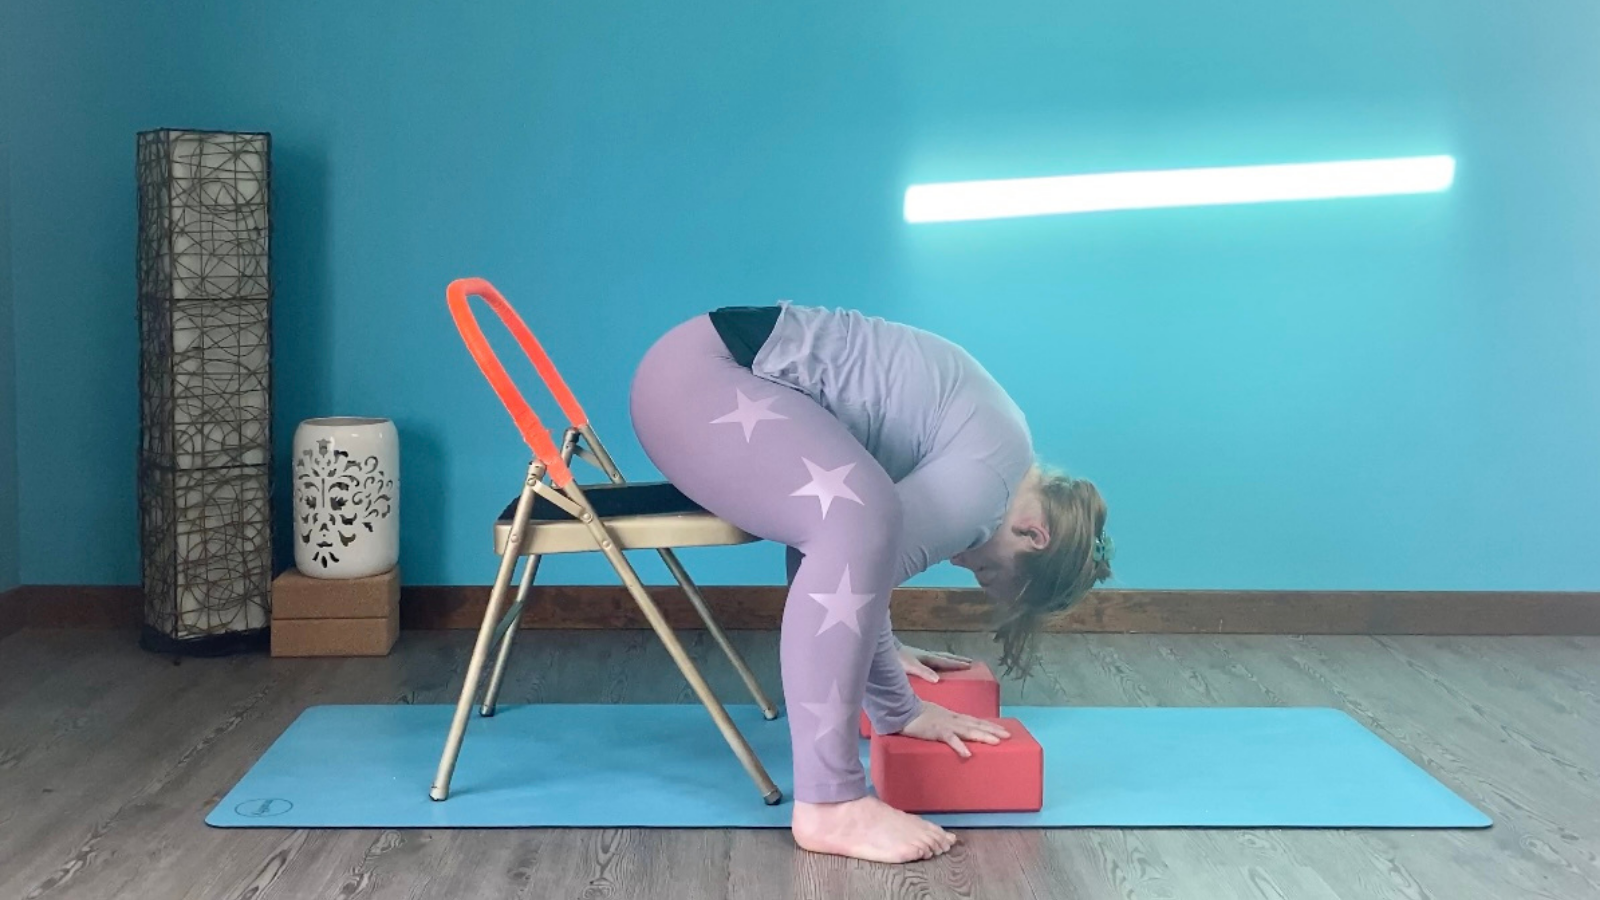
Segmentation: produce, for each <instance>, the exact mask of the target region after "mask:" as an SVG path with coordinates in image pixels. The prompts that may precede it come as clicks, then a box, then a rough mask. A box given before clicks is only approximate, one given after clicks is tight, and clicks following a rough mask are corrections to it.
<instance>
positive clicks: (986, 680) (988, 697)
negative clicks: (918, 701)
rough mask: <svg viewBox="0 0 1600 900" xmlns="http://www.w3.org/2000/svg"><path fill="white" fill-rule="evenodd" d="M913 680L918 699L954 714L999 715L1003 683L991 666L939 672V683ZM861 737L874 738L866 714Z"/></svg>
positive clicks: (984, 717)
mask: <svg viewBox="0 0 1600 900" xmlns="http://www.w3.org/2000/svg"><path fill="white" fill-rule="evenodd" d="M910 680H911V690H912V692H914V693H915V694H916V695H917V696H918V697H921V698H922V699H924V700H926V701H928V702H929V703H935V704H938V705H939V706H942V707H944V708H945V709H948V710H950V711H951V712H958V713H961V714H962V715H964V716H975V717H977V718H979V719H995V718H999V716H1000V682H999V681H998V680H996V679H995V677H994V673H993V672H991V671H989V667H988V666H986V665H984V664H983V663H981V662H978V661H977V660H974V661H973V663H972V668H970V669H957V670H956V671H953V672H940V673H939V680H938V681H937V682H932V681H924V680H923V679H921V678H919V677H918V676H916V675H912V676H910ZM861 736H862V737H872V722H871V721H870V720H869V719H868V718H867V714H866V713H865V712H862V713H861Z"/></svg>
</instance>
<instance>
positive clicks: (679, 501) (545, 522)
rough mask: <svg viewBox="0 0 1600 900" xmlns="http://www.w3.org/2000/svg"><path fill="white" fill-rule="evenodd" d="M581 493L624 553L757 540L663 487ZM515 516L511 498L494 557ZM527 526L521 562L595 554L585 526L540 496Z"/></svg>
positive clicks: (497, 529) (498, 525)
mask: <svg viewBox="0 0 1600 900" xmlns="http://www.w3.org/2000/svg"><path fill="white" fill-rule="evenodd" d="M583 493H584V496H585V497H587V498H588V499H589V503H590V505H591V506H593V507H594V510H595V513H596V514H597V515H598V516H599V517H600V519H601V520H602V521H603V522H604V523H605V526H606V530H608V531H609V532H611V536H612V538H613V539H615V540H616V542H617V545H618V546H619V547H621V548H622V549H623V550H658V549H661V548H669V549H670V548H675V547H726V546H732V545H735V544H749V543H754V542H755V541H758V540H760V538H758V537H756V536H754V535H752V534H748V533H746V532H745V531H743V530H741V529H739V528H735V527H734V526H732V525H730V524H728V523H727V522H725V521H723V520H722V519H719V518H717V517H716V516H714V515H712V514H711V513H709V512H706V511H705V509H704V508H703V507H701V506H700V505H699V504H698V503H695V502H694V501H693V500H690V499H689V498H688V497H685V496H684V495H683V493H682V492H681V491H679V490H678V489H677V488H676V487H674V486H673V485H671V484H669V483H667V482H658V481H650V482H638V483H631V484H595V485H584V486H583ZM516 513H517V500H516V498H512V500H511V502H510V503H509V504H507V505H506V508H505V510H504V511H503V512H501V513H500V518H499V520H498V521H496V522H495V524H494V552H495V554H496V555H500V554H503V553H505V549H506V544H507V542H508V541H509V540H510V539H511V520H512V519H513V518H514V517H515V516H516ZM528 526H529V527H528V528H526V529H525V530H524V531H523V535H522V548H521V551H520V555H522V556H528V555H530V554H538V555H540V556H545V555H548V554H552V553H585V552H593V551H596V550H598V549H599V547H597V546H596V545H595V542H594V536H593V535H592V534H590V532H589V527H588V526H587V525H585V524H583V523H582V522H579V521H578V520H577V519H575V518H573V517H572V515H571V514H569V513H568V512H567V511H566V510H564V509H562V508H561V507H559V506H557V505H555V504H554V503H551V502H550V501H549V500H547V499H545V498H544V497H542V496H538V495H535V497H534V505H533V513H532V516H531V520H530V521H529V523H528Z"/></svg>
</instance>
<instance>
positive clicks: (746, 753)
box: [582, 513, 783, 806]
mask: <svg viewBox="0 0 1600 900" xmlns="http://www.w3.org/2000/svg"><path fill="white" fill-rule="evenodd" d="M582 518H583V521H584V523H585V524H586V525H588V526H589V531H590V533H591V534H593V535H594V539H595V542H596V543H597V544H599V545H600V549H601V551H602V552H604V553H605V555H606V559H608V560H610V562H611V566H612V568H614V569H616V570H617V575H619V576H620V577H621V578H622V581H623V583H624V584H626V585H627V587H628V593H629V594H631V595H632V596H633V600H634V602H635V603H637V604H638V605H639V609H640V611H641V612H643V613H644V617H645V618H646V619H648V620H649V622H650V627H651V628H653V629H654V630H655V633H656V636H657V637H658V638H660V639H661V643H662V644H663V645H665V646H666V648H667V653H668V654H669V655H670V656H671V657H672V661H673V662H675V663H677V665H678V671H680V672H682V673H683V677H684V678H685V679H686V680H688V682H689V686H690V687H691V688H693V689H694V693H695V696H696V697H698V698H699V699H700V703H701V705H702V706H704V707H705V708H706V712H708V713H710V714H711V720H712V721H713V722H715V723H716V725H717V729H718V730H719V731H721V732H722V737H723V739H724V740H726V741H727V742H728V747H729V748H730V749H731V750H733V755H734V756H736V757H738V758H739V762H740V763H741V764H742V765H743V766H744V769H745V772H747V773H748V774H749V775H750V779H751V780H752V781H754V782H755V784H756V788H757V789H758V790H759V791H761V799H762V800H764V801H766V803H767V805H769V806H771V805H774V804H776V803H777V802H778V801H779V800H782V799H783V792H782V791H780V790H779V789H778V786H777V785H776V784H774V783H773V781H772V778H771V776H769V775H768V774H767V770H766V768H765V767H763V766H762V765H761V760H760V759H758V758H757V757H756V753H755V751H754V750H752V749H751V748H750V744H749V743H748V742H747V741H745V738H744V735H743V734H741V733H740V732H739V727H738V726H737V725H734V724H733V719H732V718H731V717H729V715H728V711H727V709H725V708H724V707H723V705H722V701H721V700H718V699H717V695H716V694H715V693H713V692H712V690H711V685H709V684H707V683H706V679H705V676H703V675H702V674H700V669H699V668H698V667H697V666H695V664H694V660H692V659H690V658H689V654H688V653H687V652H686V651H685V650H684V649H683V644H681V643H679V641H678V636H677V634H676V633H674V632H673V630H672V626H671V625H669V624H667V620H666V618H665V617H664V616H662V615H661V609H660V608H659V607H657V606H656V603H655V601H654V600H652V599H650V592H649V591H647V590H645V587H644V583H643V582H641V581H640V580H639V574H638V573H637V572H635V571H634V569H633V566H632V565H631V564H630V563H629V562H628V560H627V558H626V557H625V556H623V555H622V551H621V550H618V549H617V545H616V543H615V542H614V541H612V540H611V536H610V535H609V534H607V533H606V530H605V527H604V526H603V525H601V524H600V522H599V520H598V519H596V518H595V517H594V516H593V515H591V514H588V513H586V514H585V515H584V516H583V517H582Z"/></svg>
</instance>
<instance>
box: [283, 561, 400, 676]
mask: <svg viewBox="0 0 1600 900" xmlns="http://www.w3.org/2000/svg"><path fill="white" fill-rule="evenodd" d="M399 637H400V570H399V568H398V567H397V568H393V569H390V570H389V571H387V572H384V573H382V574H379V575H370V576H367V577H365V578H337V579H335V578H312V577H311V576H309V575H306V574H304V573H302V572H301V571H300V570H299V569H289V570H288V571H286V572H284V573H283V574H282V575H279V576H278V577H277V578H275V579H273V582H272V655H273V656H386V655H388V653H389V651H390V650H391V649H393V648H394V644H395V641H396V640H397V639H398V638H399Z"/></svg>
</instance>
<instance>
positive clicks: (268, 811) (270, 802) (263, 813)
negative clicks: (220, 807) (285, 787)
mask: <svg viewBox="0 0 1600 900" xmlns="http://www.w3.org/2000/svg"><path fill="white" fill-rule="evenodd" d="M291 809H294V804H293V803H290V802H289V801H287V800H284V799H281V798H278V797H266V798H263V799H261V800H246V801H244V802H243V803H241V804H239V805H238V806H235V807H234V808H233V811H234V812H236V813H238V814H239V815H241V816H247V817H249V818H251V819H265V818H268V817H269V816H281V815H283V814H284V813H286V812H288V811H289V810H291Z"/></svg>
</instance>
